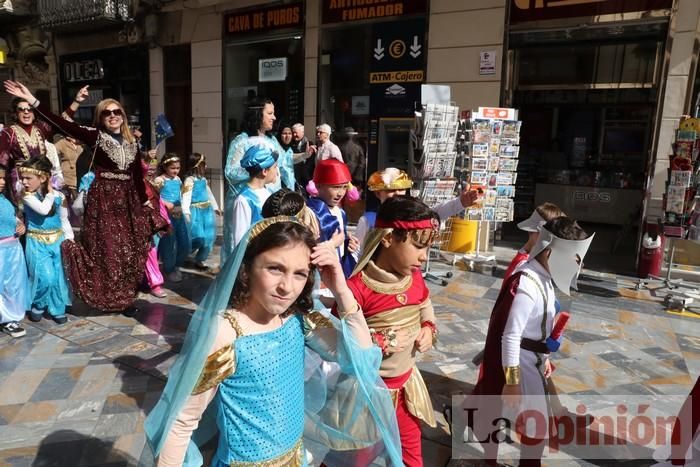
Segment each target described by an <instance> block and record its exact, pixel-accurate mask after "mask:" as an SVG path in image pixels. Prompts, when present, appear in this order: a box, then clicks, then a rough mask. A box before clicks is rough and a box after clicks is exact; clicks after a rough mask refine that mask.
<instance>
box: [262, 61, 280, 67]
mask: <svg viewBox="0 0 700 467" xmlns="http://www.w3.org/2000/svg"><path fill="white" fill-rule="evenodd" d="M283 66H285V63H284V60H266V61H264V62H262V67H263V68H282V67H283Z"/></svg>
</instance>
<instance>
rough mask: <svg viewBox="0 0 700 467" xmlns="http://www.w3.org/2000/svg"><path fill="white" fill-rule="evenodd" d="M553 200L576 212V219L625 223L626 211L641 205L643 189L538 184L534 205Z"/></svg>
mask: <svg viewBox="0 0 700 467" xmlns="http://www.w3.org/2000/svg"><path fill="white" fill-rule="evenodd" d="M553 200H554V201H556V203H557V205H558V206H559V207H560V208H561V209H562V210H563V211H564V212H575V213H576V219H577V220H581V221H585V222H600V223H603V224H615V225H621V224H625V223H626V222H628V215H627V213H632V212H636V211H637V210H638V209H639V207H640V206H641V204H642V192H641V191H639V190H624V189H620V188H597V187H590V186H575V185H553V184H547V183H538V184H537V187H536V189H535V204H542V203H544V202H546V201H553ZM621 213H623V214H624V215H621Z"/></svg>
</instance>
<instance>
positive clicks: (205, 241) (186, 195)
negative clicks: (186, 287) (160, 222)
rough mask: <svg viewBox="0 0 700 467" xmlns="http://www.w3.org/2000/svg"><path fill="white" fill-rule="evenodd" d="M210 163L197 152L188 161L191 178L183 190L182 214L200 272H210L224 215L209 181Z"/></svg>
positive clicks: (188, 172)
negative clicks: (211, 255)
mask: <svg viewBox="0 0 700 467" xmlns="http://www.w3.org/2000/svg"><path fill="white" fill-rule="evenodd" d="M206 170H207V161H206V159H205V158H204V154H200V153H198V152H195V153H194V154H190V157H189V158H188V160H187V175H188V176H187V178H186V179H185V183H184V186H183V188H182V213H183V214H184V215H185V220H186V221H187V226H188V227H189V232H190V240H191V242H192V245H191V246H192V252H195V251H196V255H195V257H194V260H195V266H196V267H197V269H202V270H206V269H209V268H208V266H207V265H206V264H204V262H205V261H206V260H207V258H209V253H211V250H212V248H213V247H214V241H215V240H216V218H215V217H214V215H215V214H216V215H217V216H220V215H221V211H220V210H219V205H218V204H217V202H216V198H214V194H213V193H212V192H211V188H209V182H208V181H207V179H206V177H205V175H204V174H205V173H206Z"/></svg>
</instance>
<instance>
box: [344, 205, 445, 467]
mask: <svg viewBox="0 0 700 467" xmlns="http://www.w3.org/2000/svg"><path fill="white" fill-rule="evenodd" d="M439 225H440V221H439V217H438V215H437V214H436V213H434V212H433V211H432V210H431V209H430V208H429V207H428V206H426V205H425V204H423V203H422V202H421V201H419V200H416V199H413V198H410V197H405V196H396V197H394V198H391V199H388V200H386V202H384V203H383V204H382V205H381V207H380V208H379V211H378V212H377V218H376V222H375V225H374V229H372V230H371V231H370V232H369V234H368V235H367V238H366V241H365V244H364V248H363V251H362V256H361V257H360V259H359V261H358V263H357V266H356V267H355V270H354V271H353V273H352V276H351V277H350V279H348V286H349V287H350V290H351V291H352V293H353V295H354V296H355V299H356V300H357V302H358V304H359V305H360V308H361V309H362V310H363V312H364V315H365V319H366V320H367V324H368V325H369V327H370V332H371V334H372V339H373V340H374V342H375V343H376V344H377V345H378V346H379V347H380V348H381V349H382V352H383V353H384V358H383V359H382V363H381V367H380V369H379V374H380V376H381V377H382V379H383V380H384V382H385V383H386V385H387V387H388V388H389V389H390V390H391V391H392V397H393V398H394V400H395V403H396V417H397V420H398V424H399V433H400V435H401V447H402V456H403V462H404V464H405V465H406V466H407V467H420V466H422V465H423V457H422V453H421V430H420V420H423V421H424V422H425V423H427V424H428V425H430V426H431V427H434V426H435V425H436V424H435V416H434V413H433V407H432V404H431V402H430V396H429V394H428V390H427V388H426V386H425V382H424V381H423V378H422V377H421V374H420V372H419V371H418V368H417V367H416V357H415V355H416V352H427V351H428V350H430V349H431V348H432V347H433V344H434V343H435V340H436V338H437V326H436V324H435V312H434V310H433V305H432V303H431V302H430V291H429V290H428V287H427V286H426V285H425V282H424V281H423V276H422V275H421V265H422V264H423V263H424V262H425V260H426V259H427V255H428V248H429V247H430V244H431V243H432V242H433V240H434V239H435V237H436V235H437V229H438V226H439ZM367 461H368V462H367V464H368V463H370V462H371V459H367ZM367 464H365V463H362V462H360V463H358V464H357V465H367Z"/></svg>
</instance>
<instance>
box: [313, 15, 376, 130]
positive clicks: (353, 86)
mask: <svg viewBox="0 0 700 467" xmlns="http://www.w3.org/2000/svg"><path fill="white" fill-rule="evenodd" d="M371 38H372V26H371V25H362V26H353V27H345V28H332V29H326V30H324V31H322V33H321V58H320V75H319V102H318V107H319V109H318V110H319V112H318V120H319V122H324V123H328V124H329V125H331V127H333V128H335V129H336V130H340V129H342V128H344V127H348V126H351V127H353V128H354V129H355V130H356V131H357V132H358V133H359V134H360V135H359V139H361V140H362V139H364V138H366V136H367V129H368V128H369V94H370V86H369V79H368V76H369V69H370V62H369V61H370V58H371V54H370V53H367V51H368V50H371V49H372V45H371V44H370V42H371ZM349 44H352V47H349V46H348V45H349ZM359 102H366V103H367V105H366V106H359V105H358V103H359Z"/></svg>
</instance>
